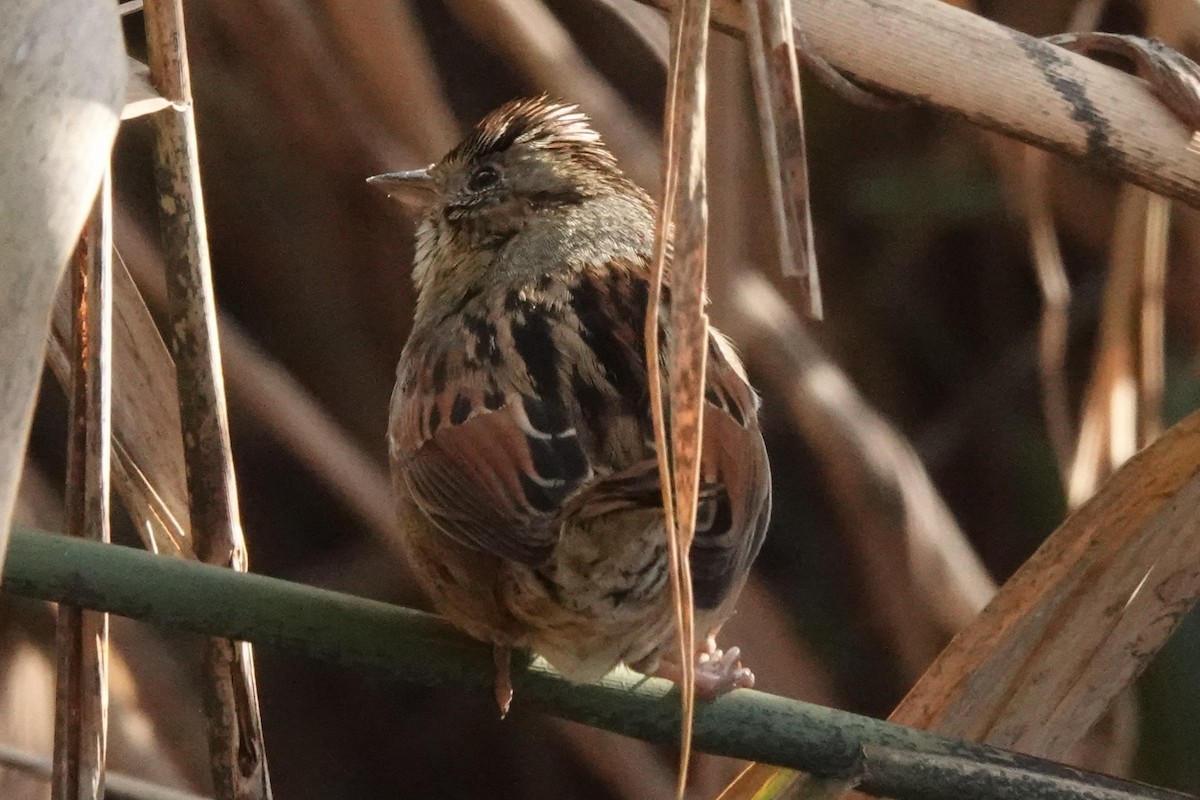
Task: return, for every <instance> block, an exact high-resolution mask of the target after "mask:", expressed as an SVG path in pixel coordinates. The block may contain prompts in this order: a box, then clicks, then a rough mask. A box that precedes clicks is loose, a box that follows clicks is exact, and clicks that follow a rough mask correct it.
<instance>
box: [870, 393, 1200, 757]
mask: <svg viewBox="0 0 1200 800" xmlns="http://www.w3.org/2000/svg"><path fill="white" fill-rule="evenodd" d="M1198 505H1200V412H1196V413H1193V414H1192V415H1191V416H1189V417H1188V418H1186V419H1185V420H1184V421H1183V422H1180V423H1179V424H1178V425H1176V426H1174V427H1173V428H1171V429H1170V430H1168V431H1167V432H1166V433H1165V434H1163V436H1162V437H1161V438H1160V439H1159V440H1158V441H1156V442H1155V443H1154V444H1152V445H1151V446H1150V447H1149V448H1147V449H1146V450H1144V451H1143V452H1141V453H1139V454H1138V455H1136V456H1134V457H1133V458H1132V459H1130V461H1129V462H1128V463H1126V464H1125V465H1124V466H1123V467H1121V469H1119V470H1118V471H1117V472H1116V473H1115V474H1114V475H1113V477H1112V478H1111V479H1110V480H1109V481H1108V483H1106V484H1105V485H1104V486H1103V487H1102V488H1101V489H1100V491H1099V492H1098V493H1097V494H1096V496H1095V497H1093V498H1092V499H1091V500H1090V501H1089V502H1087V503H1086V504H1085V505H1083V506H1082V507H1080V508H1079V509H1078V510H1077V511H1076V512H1075V513H1073V514H1072V515H1071V516H1070V517H1068V518H1067V520H1066V522H1064V523H1063V525H1062V526H1061V527H1060V528H1059V529H1058V530H1057V531H1056V532H1055V533H1054V534H1053V535H1052V536H1051V537H1050V538H1049V539H1048V540H1047V541H1046V543H1045V544H1043V545H1042V547H1041V548H1039V550H1038V551H1037V553H1035V554H1034V556H1033V557H1032V558H1031V559H1030V560H1029V561H1028V562H1026V564H1025V565H1024V566H1023V567H1021V569H1020V570H1018V572H1017V573H1016V575H1014V576H1013V578H1012V579H1011V580H1010V581H1009V582H1008V583H1006V584H1005V585H1004V586H1003V587H1002V588H1001V590H1000V592H999V594H997V596H996V599H995V600H994V601H993V602H992V603H991V604H990V605H989V606H988V607H987V609H985V610H984V612H983V613H982V614H981V615H980V617H979V619H978V620H977V621H976V622H975V623H974V624H972V625H971V626H970V628H968V629H967V630H966V631H964V632H963V633H961V634H959V636H958V637H957V638H956V639H955V640H954V641H953V642H952V643H951V644H950V646H949V647H947V648H946V651H945V652H944V653H943V654H942V655H941V657H940V658H939V659H938V660H937V662H936V663H935V664H934V665H933V667H931V668H930V669H929V671H928V672H926V674H925V676H924V677H923V678H922V679H921V681H920V682H918V684H917V685H916V686H915V687H914V688H913V690H912V691H911V692H910V693H909V695H908V697H906V698H905V700H904V702H903V703H902V704H901V705H900V706H899V707H898V708H897V709H896V712H895V713H893V714H892V716H891V718H890V719H891V721H893V722H899V723H902V724H907V725H914V726H917V727H922V728H926V729H929V730H936V731H938V732H939V733H944V734H947V735H952V736H961V737H963V738H967V739H972V740H974V741H985V742H987V743H988V744H993V745H996V746H998V747H1004V748H1009V749H1014V750H1020V751H1022V752H1026V753H1030V754H1032V755H1043V756H1052V755H1053V754H1056V753H1060V752H1062V751H1064V750H1065V749H1066V748H1067V747H1069V746H1071V745H1072V744H1074V743H1075V742H1076V741H1077V740H1078V739H1079V738H1081V737H1082V736H1083V735H1084V734H1085V733H1086V732H1087V730H1088V729H1089V728H1090V727H1091V726H1092V724H1093V723H1094V722H1095V721H1096V720H1097V719H1098V718H1099V717H1100V715H1101V714H1102V713H1103V712H1104V710H1105V709H1106V708H1107V707H1108V705H1109V703H1110V702H1111V701H1112V700H1113V698H1114V697H1116V696H1117V695H1118V694H1119V693H1120V692H1121V691H1123V690H1124V688H1125V687H1126V686H1127V685H1128V684H1129V683H1130V681H1132V680H1133V679H1134V678H1135V677H1137V675H1138V674H1139V673H1140V672H1141V670H1142V669H1143V668H1144V667H1145V666H1146V664H1147V663H1148V662H1149V660H1150V658H1151V657H1152V656H1153V655H1154V654H1155V653H1156V652H1158V650H1159V648H1160V647H1161V646H1162V645H1163V643H1164V642H1166V640H1167V638H1168V637H1169V636H1170V634H1171V632H1172V631H1173V630H1174V629H1175V626H1176V624H1177V623H1178V622H1179V621H1180V620H1181V619H1182V618H1183V615H1184V614H1185V613H1186V612H1187V611H1188V610H1189V609H1190V608H1191V607H1192V606H1193V605H1194V603H1195V601H1196V599H1197V597H1198V596H1200V548H1197V547H1196V546H1195V543H1196V541H1197V540H1198V539H1200V516H1197V515H1196V513H1195V509H1196V508H1197V506H1198Z"/></svg>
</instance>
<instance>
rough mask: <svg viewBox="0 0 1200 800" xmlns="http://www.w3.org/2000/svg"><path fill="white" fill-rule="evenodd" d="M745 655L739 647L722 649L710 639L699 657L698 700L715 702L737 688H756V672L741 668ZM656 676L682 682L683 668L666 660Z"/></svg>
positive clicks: (714, 640)
mask: <svg viewBox="0 0 1200 800" xmlns="http://www.w3.org/2000/svg"><path fill="white" fill-rule="evenodd" d="M741 657H742V652H741V650H739V649H738V648H736V647H731V648H729V649H728V650H721V649H720V648H719V647H717V642H716V639H714V638H713V637H711V636H709V637H708V638H707V639H705V641H704V647H703V649H701V650H700V651H699V652H698V653H697V654H696V662H695V664H696V667H695V674H696V697H697V698H699V699H701V700H712V699H714V698H717V697H720V696H721V695H723V694H728V693H729V692H732V691H733V690H734V689H753V688H754V673H753V672H751V671H750V670H749V669H748V668H747V667H744V666H742V662H741ZM654 674H655V675H656V676H658V677H660V678H666V679H667V680H669V681H671V682H672V683H676V684H682V683H683V669H682V668H681V667H680V665H679V664H676V663H675V662H673V661H664V662H663V663H662V664H660V665H659V667H658V669H657V670H655V672H654Z"/></svg>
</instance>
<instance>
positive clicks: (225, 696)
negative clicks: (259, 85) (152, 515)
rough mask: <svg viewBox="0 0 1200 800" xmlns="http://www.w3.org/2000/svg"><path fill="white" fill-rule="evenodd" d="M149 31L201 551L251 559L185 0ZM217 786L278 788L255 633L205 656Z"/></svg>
mask: <svg viewBox="0 0 1200 800" xmlns="http://www.w3.org/2000/svg"><path fill="white" fill-rule="evenodd" d="M145 14H146V40H147V49H148V53H149V61H150V74H151V78H152V80H153V82H154V85H155V88H156V89H157V90H158V91H159V93H160V94H161V95H162V96H163V97H165V98H167V99H168V100H170V101H171V102H172V108H170V109H168V110H164V111H161V112H159V113H158V114H155V115H154V116H153V117H152V120H153V121H154V125H155V133H156V136H155V154H156V159H157V167H156V170H155V172H156V177H157V179H158V189H159V196H160V203H159V207H160V216H161V220H162V225H163V242H164V248H163V249H164V252H165V254H166V261H167V293H168V297H169V301H170V302H169V305H170V312H171V313H170V316H171V325H170V329H171V334H172V335H171V338H170V346H171V354H172V356H173V357H174V359H175V368H176V381H177V384H178V386H179V400H180V421H181V423H182V430H183V443H184V456H185V462H186V466H187V484H188V499H189V507H190V511H191V524H192V532H193V535H194V542H195V549H196V554H197V556H199V558H200V559H201V560H203V561H204V562H206V563H209V564H216V565H220V566H224V567H229V568H232V569H236V570H239V571H246V570H247V569H248V563H247V562H248V559H247V554H246V546H245V540H244V538H243V534H242V528H241V521H240V518H239V513H238V503H237V486H236V482H235V479H234V469H233V460H232V456H231V453H230V445H229V425H228V418H227V412H226V409H225V387H224V380H223V377H222V373H221V362H220V350H219V346H218V343H217V330H216V307H215V303H214V300H213V294H212V275H211V270H210V267H209V258H208V236H207V230H206V227H205V222H204V207H203V201H202V197H201V190H200V172H199V163H198V161H197V156H196V130H195V120H194V118H193V112H192V105H191V85H190V77H189V74H188V64H187V46H186V43H185V38H184V27H183V7H182V3H181V0H156V1H155V2H152V3H150V4H149V5H148V6H147V8H146V10H145ZM204 673H205V680H206V690H207V691H206V697H205V706H206V711H207V713H208V716H209V736H210V749H211V755H212V769H213V786H214V790H215V792H216V795H217V797H218V798H219V800H263V799H265V798H269V797H270V796H271V788H270V779H269V777H268V773H267V762H266V753H265V751H264V746H263V737H262V722H261V719H260V717H259V710H258V695H257V690H256V686H255V678H254V660H253V650H252V648H251V646H250V645H249V644H248V643H245V642H240V643H234V642H232V641H230V640H227V639H212V640H209V642H208V646H207V648H206V652H205V657H204Z"/></svg>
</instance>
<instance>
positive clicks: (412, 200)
mask: <svg viewBox="0 0 1200 800" xmlns="http://www.w3.org/2000/svg"><path fill="white" fill-rule="evenodd" d="M367 183H369V184H371V185H372V186H374V187H375V188H377V189H381V190H383V191H384V192H387V194H388V196H389V197H395V198H397V199H399V200H401V201H403V202H404V203H406V204H414V205H424V204H425V203H428V202H429V200H430V199H431V198H432V197H433V191H434V188H435V186H436V181H435V179H434V177H433V164H430V165H429V166H428V167H425V168H423V169H410V170H406V171H404V172H385V173H383V174H382V175H372V176H371V177H369V178H367Z"/></svg>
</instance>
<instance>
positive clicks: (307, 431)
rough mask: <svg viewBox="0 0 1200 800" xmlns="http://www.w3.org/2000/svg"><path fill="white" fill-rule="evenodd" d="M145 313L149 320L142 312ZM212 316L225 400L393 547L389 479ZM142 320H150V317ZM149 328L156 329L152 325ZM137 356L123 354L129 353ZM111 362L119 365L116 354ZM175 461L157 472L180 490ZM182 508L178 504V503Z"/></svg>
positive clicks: (125, 219) (146, 264) (131, 256)
mask: <svg viewBox="0 0 1200 800" xmlns="http://www.w3.org/2000/svg"><path fill="white" fill-rule="evenodd" d="M120 212H121V209H118V214H117V216H118V218H120V219H121V220H122V223H123V224H122V225H120V226H119V227H118V238H119V239H120V242H121V247H122V248H123V250H124V251H125V252H126V253H127V254H128V262H129V265H130V267H131V268H132V270H133V271H134V273H135V277H136V279H137V284H140V285H141V286H142V287H144V288H145V289H146V294H147V296H148V298H149V300H150V303H151V304H152V305H153V306H154V307H155V309H165V307H166V305H167V298H166V291H165V287H164V286H163V285H162V284H161V281H158V280H155V278H156V277H157V276H159V275H161V274H162V271H163V268H164V267H163V260H162V256H161V254H160V253H159V252H158V251H157V250H156V249H155V247H154V245H153V244H152V243H151V242H150V241H149V239H148V237H147V236H146V234H145V233H144V231H142V230H141V229H140V227H139V226H138V225H137V223H136V222H135V221H134V220H133V219H132V218H130V217H129V215H127V214H126V215H122V214H121V213H120ZM120 289H121V287H120V285H118V293H117V297H118V300H120V298H121V291H120ZM128 290H129V291H131V292H132V293H134V295H135V296H136V299H137V303H138V304H139V305H140V306H141V308H142V309H143V310H145V306H144V303H143V302H142V299H141V294H140V292H138V289H137V286H136V285H134V284H133V281H132V280H131V281H130V286H129V287H128ZM131 302H132V301H131ZM145 313H146V317H147V319H149V312H148V311H146V312H145ZM217 323H218V324H217V327H218V331H219V333H220V337H221V354H222V361H223V372H224V374H225V378H226V384H227V385H226V388H227V390H228V392H229V398H230V402H231V403H233V404H234V405H239V404H240V405H241V406H243V407H245V409H246V410H247V411H248V412H249V413H250V414H251V415H252V416H253V417H254V419H255V420H256V421H257V422H258V423H259V424H261V425H262V426H263V427H264V428H266V429H267V430H268V431H269V432H270V433H271V434H272V435H273V436H274V437H275V438H276V439H277V440H278V441H279V442H280V444H281V445H282V446H283V447H285V448H286V449H287V450H288V451H289V452H291V453H292V454H293V455H295V456H296V458H297V459H298V460H299V461H300V462H302V463H303V464H304V465H305V466H307V467H308V468H309V469H310V470H311V471H312V472H313V474H314V475H315V476H317V477H318V478H319V479H320V480H321V481H323V482H324V483H325V485H326V486H328V487H329V488H330V489H331V490H332V491H333V492H334V494H336V495H338V496H339V497H341V498H342V500H343V502H345V504H346V506H347V508H349V509H350V510H351V511H353V512H354V513H355V514H356V515H357V516H358V517H359V519H360V520H361V521H362V522H363V523H365V525H366V526H367V528H368V530H369V531H370V532H371V533H372V534H374V535H375V536H376V538H377V540H378V541H379V542H380V543H382V544H384V545H385V546H386V547H388V548H389V549H391V548H395V547H396V546H397V541H398V539H397V535H398V532H397V529H398V525H399V523H398V521H397V519H396V513H395V508H394V507H393V502H392V498H391V488H390V484H389V483H388V479H387V475H386V473H385V471H384V469H383V467H382V466H381V465H380V464H379V463H378V462H377V461H376V460H375V459H373V458H372V457H371V456H370V455H369V454H368V453H367V452H366V451H365V450H364V449H363V448H362V446H361V445H359V444H358V443H357V442H356V441H355V440H354V439H353V438H352V437H351V436H350V434H349V433H348V432H347V431H346V430H345V429H344V428H343V427H342V426H341V425H340V424H339V423H338V422H337V421H336V420H335V419H333V417H332V416H331V415H330V414H329V412H328V411H327V410H326V409H325V407H324V406H322V405H321V403H320V401H319V400H317V399H316V397H314V396H313V395H312V394H311V393H310V392H309V391H308V390H307V389H306V388H305V387H304V386H303V385H301V384H300V382H299V381H298V380H296V378H295V377H294V376H293V375H292V373H291V372H289V371H288V370H287V368H286V367H284V366H283V365H282V364H281V363H279V362H278V361H277V360H275V359H274V358H272V357H271V356H270V355H269V354H268V353H266V352H264V351H263V350H262V348H260V347H259V346H258V344H257V343H256V342H255V341H254V339H253V338H252V337H251V336H250V335H249V334H248V333H247V332H246V331H245V330H243V329H242V327H241V326H240V325H238V324H237V323H236V322H235V321H234V320H233V319H232V318H230V317H229V316H228V315H225V314H222V313H221V312H220V311H218V313H217ZM149 324H150V325H151V326H153V321H152V320H151V321H150V322H149ZM154 335H155V336H157V332H156V331H155V332H154ZM151 349H152V350H156V349H157V348H151ZM137 355H138V354H136V353H130V354H129V357H131V358H133V357H136V356H137ZM164 360H165V362H166V363H165V364H164V363H162V362H163V361H164ZM150 361H151V362H152V364H145V365H143V366H142V367H141V369H142V370H143V371H147V370H149V372H150V373H151V374H155V373H157V372H159V371H161V370H163V369H170V375H171V382H172V384H171V385H161V384H159V388H158V389H157V392H158V395H156V396H161V395H163V394H168V395H169V396H170V397H172V398H173V397H175V396H176V395H177V390H176V388H175V386H174V385H173V383H174V366H173V365H172V364H171V363H170V356H169V354H167V353H166V351H165V349H164V350H163V352H162V357H161V358H158V357H155V358H153V359H150ZM117 364H118V369H119V368H120V364H121V359H120V357H118V359H117ZM156 383H158V382H156ZM127 402H128V403H129V405H130V406H131V407H133V408H137V407H139V406H141V405H142V404H143V402H144V401H142V400H141V397H140V394H139V395H134V396H131V397H129V398H128V399H127ZM119 408H120V405H119V404H118V409H119ZM153 410H154V409H153V408H148V409H145V412H147V413H146V414H145V415H144V416H140V417H133V418H131V419H130V420H129V423H130V427H131V428H133V429H136V428H137V427H138V426H139V425H140V424H143V423H144V422H145V420H147V419H154V418H156V417H157V416H158V415H157V414H154V415H151V414H150V413H149V412H151V411H153ZM174 413H175V418H176V420H177V419H178V410H177V408H176V409H174ZM176 426H178V423H177V422H176ZM146 455H147V456H151V455H154V454H152V453H146ZM135 461H136V459H135ZM138 463H141V462H138ZM177 463H178V465H179V467H180V473H179V476H178V480H177V481H176V480H175V476H173V475H171V474H170V473H167V472H164V473H163V474H166V475H169V476H170V480H169V481H168V482H167V483H168V484H169V486H170V485H175V484H176V483H177V484H178V486H179V487H180V488H183V489H185V486H184V477H183V474H182V464H183V458H182V452H181V451H180V456H179V460H178V462H177ZM147 472H148V474H151V475H153V474H159V473H157V472H156V470H150V469H148V470H147ZM169 486H168V487H167V488H169ZM160 488H162V487H160ZM184 510H185V511H186V506H185V508H184ZM395 552H397V553H398V551H395Z"/></svg>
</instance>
